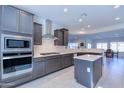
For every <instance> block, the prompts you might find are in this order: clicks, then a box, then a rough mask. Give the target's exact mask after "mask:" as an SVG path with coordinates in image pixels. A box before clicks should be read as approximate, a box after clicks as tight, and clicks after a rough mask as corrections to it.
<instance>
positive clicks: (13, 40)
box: [1, 34, 32, 52]
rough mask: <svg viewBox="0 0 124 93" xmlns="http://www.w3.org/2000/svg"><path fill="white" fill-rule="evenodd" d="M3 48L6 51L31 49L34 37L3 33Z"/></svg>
mask: <svg viewBox="0 0 124 93" xmlns="http://www.w3.org/2000/svg"><path fill="white" fill-rule="evenodd" d="M1 44H2V46H1V48H2V51H4V52H9V51H31V50H32V37H26V36H20V35H6V34H2V35H1Z"/></svg>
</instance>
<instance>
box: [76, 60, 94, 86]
mask: <svg viewBox="0 0 124 93" xmlns="http://www.w3.org/2000/svg"><path fill="white" fill-rule="evenodd" d="M92 68H93V63H92V62H89V61H86V60H80V59H74V69H75V79H76V81H77V82H78V83H80V84H82V85H84V86H86V87H89V88H90V87H92ZM88 69H89V70H88Z"/></svg>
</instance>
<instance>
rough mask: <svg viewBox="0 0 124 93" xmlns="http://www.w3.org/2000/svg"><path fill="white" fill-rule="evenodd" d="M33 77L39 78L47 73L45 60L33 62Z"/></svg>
mask: <svg viewBox="0 0 124 93" xmlns="http://www.w3.org/2000/svg"><path fill="white" fill-rule="evenodd" d="M32 74H33V75H32V78H33V79H35V78H39V77H41V76H43V75H45V62H44V61H38V62H33V73H32Z"/></svg>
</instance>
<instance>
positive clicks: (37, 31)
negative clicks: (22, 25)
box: [33, 23, 42, 45]
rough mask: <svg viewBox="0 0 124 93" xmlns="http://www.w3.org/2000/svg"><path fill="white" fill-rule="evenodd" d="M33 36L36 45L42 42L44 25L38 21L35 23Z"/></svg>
mask: <svg viewBox="0 0 124 93" xmlns="http://www.w3.org/2000/svg"><path fill="white" fill-rule="evenodd" d="M33 31H34V32H33V35H34V36H33V37H34V45H41V44H42V25H41V24H38V23H34V30H33Z"/></svg>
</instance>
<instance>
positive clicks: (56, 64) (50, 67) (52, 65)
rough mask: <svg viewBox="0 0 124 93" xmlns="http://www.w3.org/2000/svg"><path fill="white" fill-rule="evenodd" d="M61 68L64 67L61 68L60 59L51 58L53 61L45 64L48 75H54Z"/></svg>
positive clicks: (50, 60)
mask: <svg viewBox="0 0 124 93" xmlns="http://www.w3.org/2000/svg"><path fill="white" fill-rule="evenodd" d="M61 68H62V66H61V62H60V59H59V58H51V59H48V60H46V62H45V69H46V74H48V73H52V72H54V71H57V70H59V69H61Z"/></svg>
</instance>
